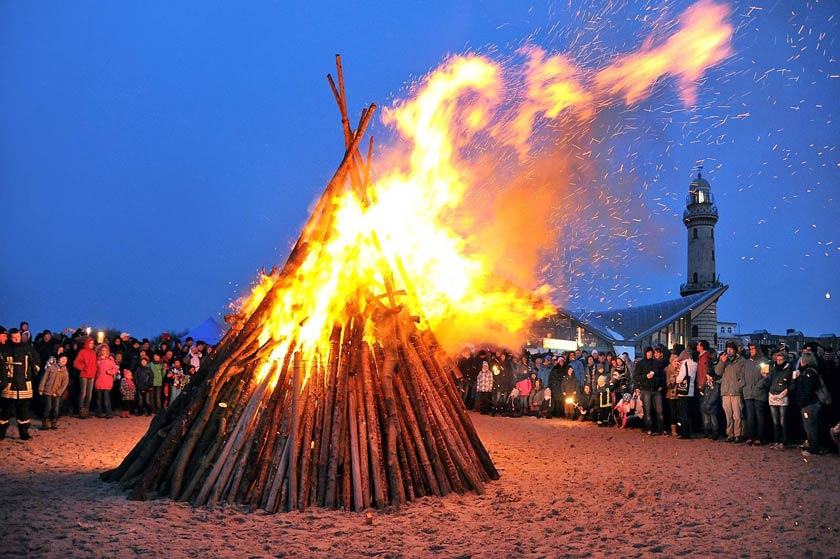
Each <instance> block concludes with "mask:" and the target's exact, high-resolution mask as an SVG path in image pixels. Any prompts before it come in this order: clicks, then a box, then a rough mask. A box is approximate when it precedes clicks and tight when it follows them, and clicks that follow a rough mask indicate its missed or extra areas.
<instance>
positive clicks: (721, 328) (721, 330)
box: [720, 326, 723, 334]
mask: <svg viewBox="0 0 840 559" xmlns="http://www.w3.org/2000/svg"><path fill="white" fill-rule="evenodd" d="M720 333H721V334H723V326H721V327H720Z"/></svg>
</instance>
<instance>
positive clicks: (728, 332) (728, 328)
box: [726, 326, 732, 334]
mask: <svg viewBox="0 0 840 559" xmlns="http://www.w3.org/2000/svg"><path fill="white" fill-rule="evenodd" d="M726 333H727V334H731V333H732V326H727V327H726Z"/></svg>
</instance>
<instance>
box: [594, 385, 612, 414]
mask: <svg viewBox="0 0 840 559" xmlns="http://www.w3.org/2000/svg"><path fill="white" fill-rule="evenodd" d="M595 383H596V385H597V387H598V388H597V390H596V393H597V394H598V409H597V411H596V416H595V422H596V423H597V424H598V426H599V427H607V426H609V424H610V414H611V413H612V391H611V390H610V384H609V383H608V382H607V375H605V374H604V375H601V376H599V377H598V380H596V381H595Z"/></svg>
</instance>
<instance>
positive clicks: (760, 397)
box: [744, 343, 770, 446]
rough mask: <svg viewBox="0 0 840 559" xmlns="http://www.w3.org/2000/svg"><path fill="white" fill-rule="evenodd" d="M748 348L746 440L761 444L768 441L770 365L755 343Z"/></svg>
mask: <svg viewBox="0 0 840 559" xmlns="http://www.w3.org/2000/svg"><path fill="white" fill-rule="evenodd" d="M748 348H749V355H748V357H747V359H746V360H745V361H744V410H745V411H746V425H745V429H744V437H745V438H746V440H745V441H744V442H745V443H746V444H753V445H755V446H760V445H762V444H764V443H765V442H767V439H766V430H767V412H768V409H767V388H768V387H769V385H770V378H769V373H770V365H769V363H767V360H766V359H765V358H764V356H763V355H762V354H761V352H759V350H758V347H757V346H756V345H755V344H753V343H751V344H749V346H748Z"/></svg>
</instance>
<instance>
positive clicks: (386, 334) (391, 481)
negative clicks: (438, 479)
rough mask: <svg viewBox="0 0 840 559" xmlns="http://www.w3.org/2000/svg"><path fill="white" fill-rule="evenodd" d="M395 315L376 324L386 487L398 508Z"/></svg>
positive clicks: (401, 495) (401, 491)
mask: <svg viewBox="0 0 840 559" xmlns="http://www.w3.org/2000/svg"><path fill="white" fill-rule="evenodd" d="M395 320H396V318H395V315H393V314H391V315H387V316H385V317H384V318H382V320H381V322H380V324H378V325H377V327H378V328H379V330H380V331H381V334H380V339H381V340H382V348H383V352H384V361H383V363H382V369H381V370H380V375H379V377H380V381H381V383H382V393H383V400H384V404H385V409H386V413H387V416H386V421H387V423H386V424H385V432H386V434H387V435H386V439H385V444H386V445H387V453H386V458H387V465H388V488H389V491H390V499H391V505H393V506H394V507H395V508H396V509H399V508H400V507H401V506H402V504H403V503H404V502H405V491H404V489H403V487H402V479H401V478H400V463H399V456H398V455H397V437H398V436H399V422H398V419H397V407H396V400H395V398H394V369H395V368H396V366H397V349H396V347H397V343H396V333H395V331H394V328H395V322H394V321H395Z"/></svg>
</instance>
